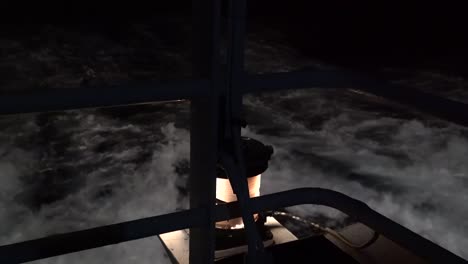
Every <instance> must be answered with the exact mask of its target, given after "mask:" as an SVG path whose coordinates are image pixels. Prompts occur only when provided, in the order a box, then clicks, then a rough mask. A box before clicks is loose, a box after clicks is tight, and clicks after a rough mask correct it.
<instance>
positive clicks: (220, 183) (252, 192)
mask: <svg viewBox="0 0 468 264" xmlns="http://www.w3.org/2000/svg"><path fill="white" fill-rule="evenodd" d="M261 176H262V175H261V174H259V175H257V176H254V177H249V178H247V182H248V184H249V196H250V197H257V196H259V195H260V183H261ZM216 199H218V200H221V201H223V202H226V203H229V202H235V201H237V196H236V194H234V191H233V190H232V186H231V183H230V182H229V179H224V178H216ZM254 219H255V220H257V219H258V215H257V214H255V215H254ZM216 228H221V229H242V228H244V223H243V221H242V218H241V217H238V218H233V219H229V220H227V221H221V222H216Z"/></svg>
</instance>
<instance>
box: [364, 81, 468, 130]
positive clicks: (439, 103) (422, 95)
mask: <svg viewBox="0 0 468 264" xmlns="http://www.w3.org/2000/svg"><path fill="white" fill-rule="evenodd" d="M356 88H357V89H359V90H362V91H366V92H368V93H371V94H374V95H377V96H380V97H383V98H385V99H387V100H390V101H394V102H397V103H399V104H403V105H405V106H407V107H409V108H412V109H416V110H418V111H421V112H424V113H427V114H430V115H432V116H435V117H437V118H440V119H443V120H447V121H450V122H452V123H455V124H458V125H461V126H465V127H468V105H467V104H464V103H461V102H457V101H454V100H451V99H447V98H444V97H441V96H437V95H433V94H429V93H426V92H423V91H420V90H417V89H413V88H411V87H406V86H401V85H396V84H392V83H388V82H387V83H386V82H379V81H375V82H374V83H373V84H371V85H368V86H362V87H356Z"/></svg>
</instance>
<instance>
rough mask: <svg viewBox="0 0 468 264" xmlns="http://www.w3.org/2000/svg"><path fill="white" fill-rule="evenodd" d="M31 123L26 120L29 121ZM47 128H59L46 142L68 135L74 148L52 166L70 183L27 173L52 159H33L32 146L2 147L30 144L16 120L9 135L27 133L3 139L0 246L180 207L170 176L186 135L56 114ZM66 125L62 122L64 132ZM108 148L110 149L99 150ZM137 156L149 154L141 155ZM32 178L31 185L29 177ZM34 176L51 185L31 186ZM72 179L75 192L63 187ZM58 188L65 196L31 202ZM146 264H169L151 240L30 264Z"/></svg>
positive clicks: (168, 128)
mask: <svg viewBox="0 0 468 264" xmlns="http://www.w3.org/2000/svg"><path fill="white" fill-rule="evenodd" d="M34 118H35V116H31V120H34ZM2 121H4V122H7V121H9V120H6V119H3V120H2ZM9 122H10V121H9ZM53 122H58V123H60V124H61V125H64V126H63V127H62V129H63V130H62V131H59V132H58V134H57V135H56V136H57V138H58V139H55V140H57V142H54V140H52V142H50V144H54V143H63V142H62V141H63V140H62V139H60V137H61V136H64V134H66V132H65V131H66V130H69V132H70V134H69V136H70V137H67V138H69V139H70V138H71V139H70V140H71V141H72V144H69V146H68V148H69V149H68V150H67V151H66V154H67V155H68V157H69V158H64V160H61V161H60V162H58V161H56V163H55V165H56V166H58V167H60V166H63V165H64V164H68V163H70V165H72V166H75V167H74V168H75V169H76V170H77V172H76V173H75V174H73V175H69V176H70V178H68V177H65V176H64V175H63V174H60V175H55V174H48V175H47V177H49V179H48V180H46V179H45V178H42V176H40V175H35V173H32V174H31V171H33V172H37V171H38V169H37V168H38V167H39V161H40V159H41V158H39V157H42V160H43V161H47V160H50V159H51V158H50V157H49V158H48V159H47V158H44V156H43V155H42V154H39V153H35V152H37V151H38V149H37V148H31V149H29V150H28V149H26V148H20V147H18V146H14V144H10V145H9V146H8V142H9V141H7V139H14V141H16V142H19V141H21V140H22V139H21V137H23V139H26V138H28V139H31V138H33V137H34V136H35V133H34V131H33V130H29V131H28V130H23V129H25V128H26V127H25V126H27V124H28V123H30V122H29V121H28V122H26V123H24V122H17V123H16V128H14V126H13V128H12V131H15V130H16V131H24V132H20V133H24V134H29V135H23V136H21V135H20V136H17V135H14V134H8V133H2V139H3V140H2V144H1V145H2V149H1V152H2V153H3V154H2V158H1V160H0V173H1V175H0V176H1V177H0V179H1V183H2V184H1V186H0V198H1V200H0V220H1V222H2V227H1V229H0V231H1V234H0V242H1V244H8V243H14V242H20V241H24V240H28V239H33V238H38V237H43V236H46V235H50V234H54V233H63V232H69V231H74V230H81V229H85V228H90V227H95V226H100V225H106V224H111V223H117V222H121V221H128V220H133V219H138V218H142V217H149V216H154V215H159V214H164V213H168V212H172V211H175V210H176V209H179V208H184V207H186V201H185V199H183V198H182V199H181V197H180V195H179V193H178V186H177V184H178V183H177V180H178V178H180V177H181V176H180V175H178V174H177V173H176V171H175V166H176V165H177V164H178V163H180V162H181V161H183V160H187V158H188V152H189V134H188V131H187V130H185V129H180V128H176V127H175V126H174V123H167V122H164V124H163V125H162V126H161V127H160V128H158V129H155V128H157V126H158V124H152V123H148V122H142V123H138V122H133V123H132V122H130V124H128V122H123V121H119V120H117V119H113V118H111V119H110V118H108V117H106V116H103V115H101V114H99V113H95V112H92V111H91V112H86V111H84V112H81V111H76V112H73V113H68V114H62V115H59V117H58V119H54V121H53ZM64 122H65V123H68V124H67V126H65V124H64ZM13 123H14V122H13ZM33 123H34V122H33ZM10 125H12V124H11V123H10ZM10 127H11V126H10ZM16 134H18V133H17V132H16ZM10 142H11V141H10ZM106 142H107V143H109V142H110V144H108V145H105V146H101V145H102V144H106ZM143 143H144V144H143ZM96 148H98V149H99V151H96ZM142 153H149V155H145V156H144V157H142ZM28 164H29V165H28ZM24 165H28V166H29V168H28V167H27V166H24ZM80 169H83V171H80ZM49 170H52V168H49ZM46 171H47V170H46ZM31 177H32V178H33V180H32V181H31V179H29V178H31ZM34 177H37V179H38V180H42V181H50V180H51V181H52V182H48V183H47V184H48V185H40V187H42V188H38V187H36V186H35V185H36V184H40V183H38V182H35V181H34ZM60 177H65V178H60ZM26 178H27V179H26ZM50 178H53V179H50ZM77 178H80V179H81V180H80V181H75V182H74V184H75V186H73V188H71V187H69V186H68V185H67V181H72V180H73V179H77ZM64 186H66V188H67V189H66V193H63V195H61V196H60V197H55V196H54V197H55V199H56V200H54V201H48V202H45V201H44V202H43V203H41V204H40V205H32V204H31V203H30V202H38V201H37V200H38V199H39V198H44V199H46V198H49V197H50V196H51V195H52V194H51V193H53V192H54V191H55V190H58V189H60V188H65V187H64ZM149 262H151V263H155V262H156V263H169V259H168V258H167V256H166V255H165V251H164V250H163V248H162V245H161V243H160V241H159V240H158V239H157V238H156V237H153V238H148V239H142V240H138V241H133V242H129V243H122V244H119V245H113V246H107V247H103V248H99V249H93V250H88V251H83V252H77V253H73V254H68V255H64V256H59V257H54V258H50V259H45V260H41V261H37V262H36V263H54V264H55V263H149Z"/></svg>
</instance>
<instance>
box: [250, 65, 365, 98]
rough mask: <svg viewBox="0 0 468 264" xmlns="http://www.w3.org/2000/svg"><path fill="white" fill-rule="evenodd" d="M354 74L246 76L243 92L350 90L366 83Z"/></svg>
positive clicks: (294, 73)
mask: <svg viewBox="0 0 468 264" xmlns="http://www.w3.org/2000/svg"><path fill="white" fill-rule="evenodd" d="M366 81H367V80H366V79H365V78H362V77H361V76H358V75H356V74H349V73H346V72H339V71H312V70H310V71H306V70H304V71H293V72H281V73H269V74H259V75H247V76H245V77H244V82H243V83H244V85H243V92H244V93H252V92H271V91H277V90H288V89H289V90H292V89H303V88H352V87H355V86H359V84H362V83H364V82H366Z"/></svg>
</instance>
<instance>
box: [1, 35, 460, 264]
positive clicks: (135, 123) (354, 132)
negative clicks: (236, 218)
mask: <svg viewBox="0 0 468 264" xmlns="http://www.w3.org/2000/svg"><path fill="white" fill-rule="evenodd" d="M246 56H247V68H248V70H249V71H251V72H256V73H261V72H272V71H277V72H278V71H290V70H294V69H297V68H300V67H303V66H307V67H315V68H327V67H332V66H330V65H327V64H324V63H323V62H321V61H319V60H310V59H309V60H306V59H304V58H303V56H302V55H301V53H299V52H298V51H297V50H295V49H293V48H291V47H288V46H287V45H282V44H275V45H272V44H268V41H267V39H265V38H264V37H260V36H254V37H253V38H250V39H249V43H248V49H247V54H246ZM174 59H176V60H182V58H180V57H174ZM179 63H181V64H182V63H183V62H179ZM387 70H388V71H393V72H403V73H406V74H403V75H401V74H399V75H398V76H405V78H403V77H402V78H400V79H399V80H396V81H401V82H407V83H412V84H414V85H417V86H418V88H420V89H424V90H426V91H433V92H434V93H438V94H442V95H444V96H447V97H451V98H455V99H457V100H461V101H465V102H466V101H468V100H467V99H466V98H468V93H467V92H466V89H465V88H464V87H466V85H467V82H466V81H465V80H464V79H463V77H453V76H450V75H444V74H442V73H435V72H431V71H428V70H420V71H416V72H411V73H408V72H405V70H406V71H407V69H400V68H389V69H387ZM408 76H410V77H408ZM441 84H443V85H446V86H447V87H454V86H455V87H456V88H453V89H438V88H437V87H440V86H441ZM244 105H245V111H246V118H247V121H248V123H249V126H248V127H247V128H246V129H245V130H244V131H243V132H244V135H247V136H251V137H254V138H257V139H259V140H262V141H263V142H264V143H267V144H270V145H273V147H274V148H275V154H274V156H273V158H272V160H271V162H270V168H269V169H268V170H267V172H265V174H264V178H263V179H262V189H261V192H262V193H271V192H276V191H281V190H288V189H291V188H296V187H304V186H311V187H325V188H330V189H333V190H337V191H340V192H343V193H345V194H348V195H350V196H352V197H354V198H357V199H360V200H362V201H364V202H366V203H367V204H368V205H369V206H371V207H372V208H373V209H375V210H377V211H379V212H380V213H382V214H384V215H386V216H388V217H390V218H391V219H393V220H395V221H397V222H398V223H400V224H402V225H404V226H406V227H408V228H409V229H411V230H413V231H415V232H417V233H419V234H421V235H423V236H425V237H427V238H429V239H431V240H432V241H434V242H436V243H438V244H440V245H441V246H443V247H445V248H447V249H449V250H451V251H452V252H454V253H456V254H458V255H460V256H462V257H464V258H468V251H467V250H466V249H467V248H468V225H467V223H466V221H464V219H466V218H467V217H468V208H467V207H466V204H467V203H468V194H467V192H466V191H465V190H466V188H468V164H467V163H466V157H467V156H468V130H467V129H465V128H462V127H459V126H456V125H453V124H450V123H447V122H444V121H441V120H437V119H434V118H432V117H430V116H426V115H424V114H422V113H418V112H415V111H411V110H408V109H407V108H403V107H401V106H398V105H395V104H392V103H389V102H386V101H384V100H382V99H380V98H376V97H372V96H368V95H365V94H360V93H357V92H356V91H350V90H340V91H338V90H321V89H314V90H295V91H288V92H277V93H274V94H255V95H248V96H246V97H245V98H244ZM188 120H189V103H188V102H184V101H180V102H170V103H158V104H152V105H145V106H132V107H120V108H106V109H85V110H74V111H67V112H58V113H43V114H38V113H35V114H24V115H15V116H3V117H1V118H0V126H1V127H2V131H0V173H1V177H0V222H1V223H2V225H1V226H0V242H1V243H2V244H7V243H12V242H19V241H23V240H27V239H32V238H38V237H41V236H44V235H49V234H53V233H60V232H67V231H72V230H80V229H84V228H88V227H93V226H99V225H104V224H110V223H116V222H120V221H125V220H131V219H137V218H141V217H145V216H152V215H158V214H163V213H167V212H171V211H174V210H178V209H182V208H186V207H187V199H186V179H187V164H188V156H189V131H188ZM290 210H291V211H292V212H294V213H297V214H299V215H301V216H304V217H309V218H311V219H320V221H321V222H322V223H323V224H326V225H329V226H339V225H340V223H341V222H342V221H345V220H346V216H344V215H343V214H341V213H339V212H337V211H335V210H332V209H327V208H324V207H317V206H297V207H294V208H290ZM149 262H151V263H154V262H156V263H165V262H167V263H168V262H169V260H168V259H167V258H165V256H164V251H163V249H162V246H161V245H160V242H159V240H158V239H157V238H150V239H143V240H139V241H134V242H130V243H125V244H121V245H116V246H109V247H104V248H100V249H95V250H89V251H86V252H80V253H74V254H70V255H66V256H60V257H56V258H51V259H48V260H43V261H39V262H37V263H149Z"/></svg>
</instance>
